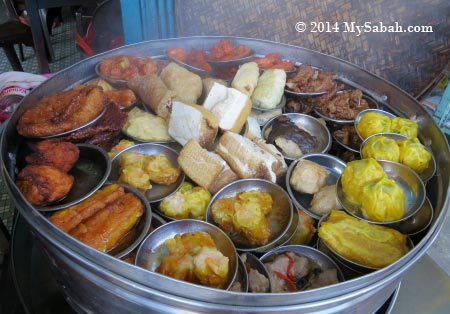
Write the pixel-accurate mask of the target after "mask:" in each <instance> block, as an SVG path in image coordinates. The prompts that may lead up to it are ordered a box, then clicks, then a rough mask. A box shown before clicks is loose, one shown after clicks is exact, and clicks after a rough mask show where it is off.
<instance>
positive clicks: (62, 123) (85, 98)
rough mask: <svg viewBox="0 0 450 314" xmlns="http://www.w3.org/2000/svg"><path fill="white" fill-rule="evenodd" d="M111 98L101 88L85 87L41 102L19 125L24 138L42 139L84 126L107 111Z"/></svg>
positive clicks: (26, 113) (61, 93) (26, 114)
mask: <svg viewBox="0 0 450 314" xmlns="http://www.w3.org/2000/svg"><path fill="white" fill-rule="evenodd" d="M106 104H107V98H106V96H105V94H104V93H103V90H102V89H101V88H100V87H96V86H83V87H82V88H77V89H71V90H68V91H63V92H59V93H56V94H54V95H51V96H47V97H44V98H43V99H41V100H40V101H39V102H38V103H37V105H36V106H34V107H32V108H30V109H28V110H27V111H25V113H24V114H23V115H22V116H21V117H20V119H19V122H18V123H17V131H18V132H19V134H20V135H23V136H28V137H41V136H50V135H55V134H59V133H62V132H66V131H70V130H73V129H75V128H77V127H80V126H83V125H85V124H86V123H88V122H90V121H92V120H93V119H95V118H96V117H97V116H98V115H99V114H100V113H101V112H102V110H103V109H104V108H105V105H106Z"/></svg>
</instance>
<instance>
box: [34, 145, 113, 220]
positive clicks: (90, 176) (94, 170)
mask: <svg viewBox="0 0 450 314" xmlns="http://www.w3.org/2000/svg"><path fill="white" fill-rule="evenodd" d="M77 146H78V148H79V150H80V155H79V158H78V161H77V162H76V163H75V165H74V166H73V168H72V169H71V170H70V171H69V174H70V175H72V176H73V177H74V181H73V186H72V188H71V189H70V191H69V194H67V195H66V197H64V198H63V199H62V200H59V201H57V202H54V203H52V204H49V205H47V206H40V207H36V209H37V210H39V211H41V212H49V211H55V210H60V209H63V208H67V207H70V206H73V205H75V204H77V203H80V202H81V201H83V200H85V199H86V198H88V197H89V196H91V195H92V194H94V193H95V191H97V190H98V189H99V188H100V187H101V186H102V185H103V184H104V183H105V181H106V180H107V178H108V176H109V174H110V172H111V162H110V160H109V157H108V154H107V153H106V152H105V151H104V150H103V149H101V148H100V147H98V146H96V145H92V144H77Z"/></svg>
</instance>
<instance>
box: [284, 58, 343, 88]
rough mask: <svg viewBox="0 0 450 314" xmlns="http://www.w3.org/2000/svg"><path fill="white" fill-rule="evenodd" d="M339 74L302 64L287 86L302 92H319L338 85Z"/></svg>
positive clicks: (288, 80)
mask: <svg viewBox="0 0 450 314" xmlns="http://www.w3.org/2000/svg"><path fill="white" fill-rule="evenodd" d="M337 78H338V76H337V75H336V73H335V72H333V71H325V70H322V69H317V68H313V67H311V66H309V65H306V64H302V65H300V66H299V67H298V69H297V71H296V72H295V73H294V74H293V75H291V76H290V77H289V78H288V79H287V81H286V86H287V87H288V88H289V89H291V90H293V91H295V92H301V93H318V92H326V91H330V90H332V89H333V88H334V87H335V86H336V81H335V79H337Z"/></svg>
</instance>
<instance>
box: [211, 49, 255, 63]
mask: <svg viewBox="0 0 450 314" xmlns="http://www.w3.org/2000/svg"><path fill="white" fill-rule="evenodd" d="M251 59H253V50H250V54H249V55H248V56H245V57H242V58H238V59H232V60H211V59H208V55H206V62H208V63H209V64H211V65H212V66H213V67H228V66H238V65H241V64H243V63H246V62H249V61H251Z"/></svg>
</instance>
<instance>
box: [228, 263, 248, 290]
mask: <svg viewBox="0 0 450 314" xmlns="http://www.w3.org/2000/svg"><path fill="white" fill-rule="evenodd" d="M237 257H238V270H237V273H236V279H235V280H234V283H233V285H232V286H231V288H230V291H234V292H248V274H247V269H246V267H245V264H244V261H243V260H242V258H241V257H240V256H239V254H238V256H237ZM238 284H239V285H238Z"/></svg>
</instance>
